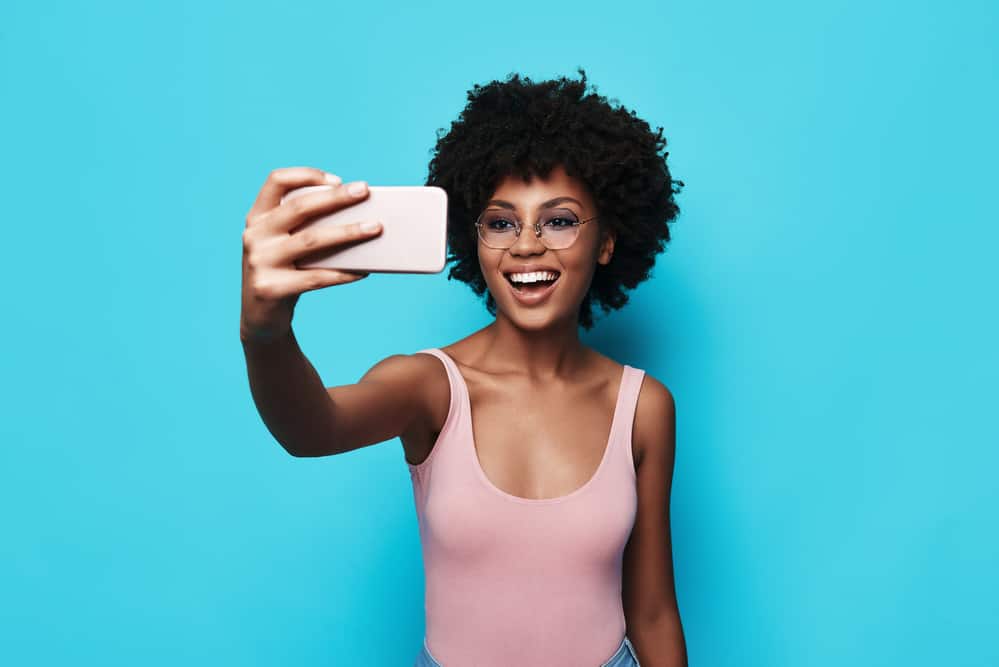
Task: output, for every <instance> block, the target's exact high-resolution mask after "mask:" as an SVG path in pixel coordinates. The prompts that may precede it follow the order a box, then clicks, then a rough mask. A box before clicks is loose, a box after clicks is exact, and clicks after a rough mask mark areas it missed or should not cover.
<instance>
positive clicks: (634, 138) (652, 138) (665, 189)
mask: <svg viewBox="0 0 999 667" xmlns="http://www.w3.org/2000/svg"><path fill="white" fill-rule="evenodd" d="M577 71H578V72H579V74H580V80H579V81H575V80H570V79H567V78H566V77H564V76H563V77H559V78H557V79H553V80H548V81H539V82H534V81H531V79H530V78H527V77H521V76H520V74H517V73H512V74H509V75H508V76H507V78H506V80H505V81H492V82H491V83H488V84H486V85H484V86H482V85H478V84H476V85H475V86H474V87H473V88H472V89H471V90H470V91H468V104H467V105H466V106H465V108H464V110H462V111H461V113H460V114H459V115H458V118H457V120H455V121H453V122H452V123H451V129H450V131H447V132H445V130H444V128H440V129H438V130H437V144H436V146H435V147H434V149H433V150H432V153H433V157H432V159H431V160H430V165H429V174H428V176H427V181H426V184H427V185H435V186H438V187H441V188H443V189H444V190H445V191H446V192H447V195H448V231H447V236H448V246H449V248H450V254H449V255H448V258H447V260H448V261H449V262H452V261H453V262H455V264H454V265H453V266H452V267H451V270H450V272H449V274H448V280H451V279H452V278H456V279H458V280H460V281H462V282H464V283H467V284H468V285H469V286H470V287H471V288H472V290H473V291H474V292H475V293H476V294H477V295H478V296H482V294H483V293H486V292H488V288H487V286H486V281H485V278H484V277H483V275H482V271H481V268H480V267H479V262H478V255H477V249H478V243H477V237H476V231H475V225H474V224H473V223H474V222H475V220H476V218H477V216H478V214H479V213H480V212H481V211H482V209H483V207H484V206H485V203H486V201H488V199H489V198H490V196H491V195H492V194H493V192H495V190H496V187H497V186H498V185H499V183H500V181H502V180H503V178H505V177H507V176H509V175H518V176H520V177H521V178H522V179H523V180H524V181H525V182H528V181H529V180H530V179H531V178H532V177H533V176H540V177H542V178H547V176H548V174H549V173H550V172H551V170H552V169H553V168H554V167H555V166H557V165H562V167H563V168H564V169H565V172H566V173H567V174H568V175H569V176H572V177H573V178H577V179H579V180H580V181H582V182H583V183H584V184H585V185H586V186H587V187H588V188H589V190H590V192H591V193H592V195H593V198H594V202H595V203H596V206H597V210H598V212H599V214H600V223H599V224H601V225H602V226H603V227H604V228H606V229H613V230H615V231H616V233H617V238H616V240H615V245H614V254H613V256H612V258H611V261H610V263H608V264H607V265H606V266H605V265H600V264H598V265H597V268H596V273H595V274H594V276H593V282H592V283H591V285H590V288H589V291H588V292H587V294H586V296H585V298H584V299H583V302H582V304H581V306H580V312H579V324H580V325H581V326H582V327H583V328H584V329H587V330H588V329H590V328H591V327H592V326H593V312H592V304H593V302H594V301H595V302H596V303H597V304H598V305H600V307H601V309H602V310H603V311H604V312H605V313H606V312H609V311H610V310H616V309H619V308H621V307H623V306H624V305H625V304H626V303H627V302H628V295H627V294H625V293H624V288H628V289H633V288H635V287H636V286H637V285H638V284H639V283H640V282H642V281H644V280H646V279H647V278H648V277H649V272H650V271H651V269H652V266H653V264H654V263H655V257H656V255H657V254H659V253H661V252H663V250H664V249H665V247H666V244H667V243H668V242H669V240H670V232H669V226H668V223H670V222H672V221H674V220H675V219H676V217H677V215H678V214H679V208H678V206H677V204H676V202H675V201H674V197H673V195H674V194H678V193H679V192H680V189H681V188H682V187H683V185H684V184H683V181H674V180H673V179H671V178H670V172H669V168H668V167H667V166H666V156H668V155H669V152H668V151H663V149H664V148H665V147H666V139H665V138H664V137H663V134H662V133H663V129H662V128H661V127H660V128H657V130H656V131H655V132H653V131H652V129H651V128H650V127H649V124H648V123H647V122H646V121H644V120H642V119H640V118H638V116H637V115H636V114H635V112H634V111H629V110H628V109H625V108H624V107H623V106H621V105H620V104H617V100H616V99H615V100H610V101H609V100H608V99H607V98H606V97H604V96H602V95H598V94H597V92H596V88H595V87H593V86H592V85H591V87H592V88H593V90H592V92H590V93H587V81H586V72H585V71H584V70H583V69H582V68H581V67H580V68H577ZM486 308H487V309H488V311H489V313H490V314H491V315H495V314H496V300H495V299H494V297H493V295H492V294H487V295H486Z"/></svg>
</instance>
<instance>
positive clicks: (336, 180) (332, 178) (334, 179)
mask: <svg viewBox="0 0 999 667" xmlns="http://www.w3.org/2000/svg"><path fill="white" fill-rule="evenodd" d="M326 182H327V183H329V184H330V185H340V184H341V183H343V179H341V178H340V177H339V176H337V175H336V174H331V173H329V172H326Z"/></svg>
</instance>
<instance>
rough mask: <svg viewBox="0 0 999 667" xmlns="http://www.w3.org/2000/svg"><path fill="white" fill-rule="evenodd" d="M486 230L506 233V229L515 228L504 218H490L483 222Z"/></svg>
mask: <svg viewBox="0 0 999 667" xmlns="http://www.w3.org/2000/svg"><path fill="white" fill-rule="evenodd" d="M484 222H485V226H486V229H491V230H493V231H496V232H502V231H506V230H508V229H513V228H514V227H516V225H514V224H513V223H512V222H510V221H509V220H506V219H504V218H492V219H489V220H485V221H484Z"/></svg>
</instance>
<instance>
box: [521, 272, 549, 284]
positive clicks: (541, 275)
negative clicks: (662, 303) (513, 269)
mask: <svg viewBox="0 0 999 667" xmlns="http://www.w3.org/2000/svg"><path fill="white" fill-rule="evenodd" d="M556 276H558V274H557V273H554V272H552V271H534V272H532V273H511V274H510V280H511V281H513V282H515V283H536V282H539V281H542V280H554V279H555V278H556Z"/></svg>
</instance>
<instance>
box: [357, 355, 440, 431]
mask: <svg viewBox="0 0 999 667" xmlns="http://www.w3.org/2000/svg"><path fill="white" fill-rule="evenodd" d="M361 380H362V381H364V382H367V383H373V384H382V385H385V386H386V387H388V386H391V387H393V388H397V387H398V388H400V389H401V390H403V391H405V392H407V393H409V395H410V398H411V399H415V400H416V401H417V403H418V404H419V406H420V408H421V412H422V413H423V416H424V419H423V421H427V420H428V419H429V420H430V421H433V417H435V416H436V413H437V412H439V411H440V410H439V406H440V405H441V402H442V401H443V402H444V405H445V406H446V405H447V404H448V396H449V391H450V389H449V387H448V379H447V370H446V369H445V368H444V364H443V362H442V360H440V359H437V358H435V357H434V355H432V354H428V353H423V352H413V353H411V354H393V355H390V356H388V357H385V358H384V359H382V360H381V361H379V362H378V363H376V364H375V365H374V366H372V367H371V368H370V369H369V370H368V372H367V373H365V374H364V376H363V377H362V378H361Z"/></svg>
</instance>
